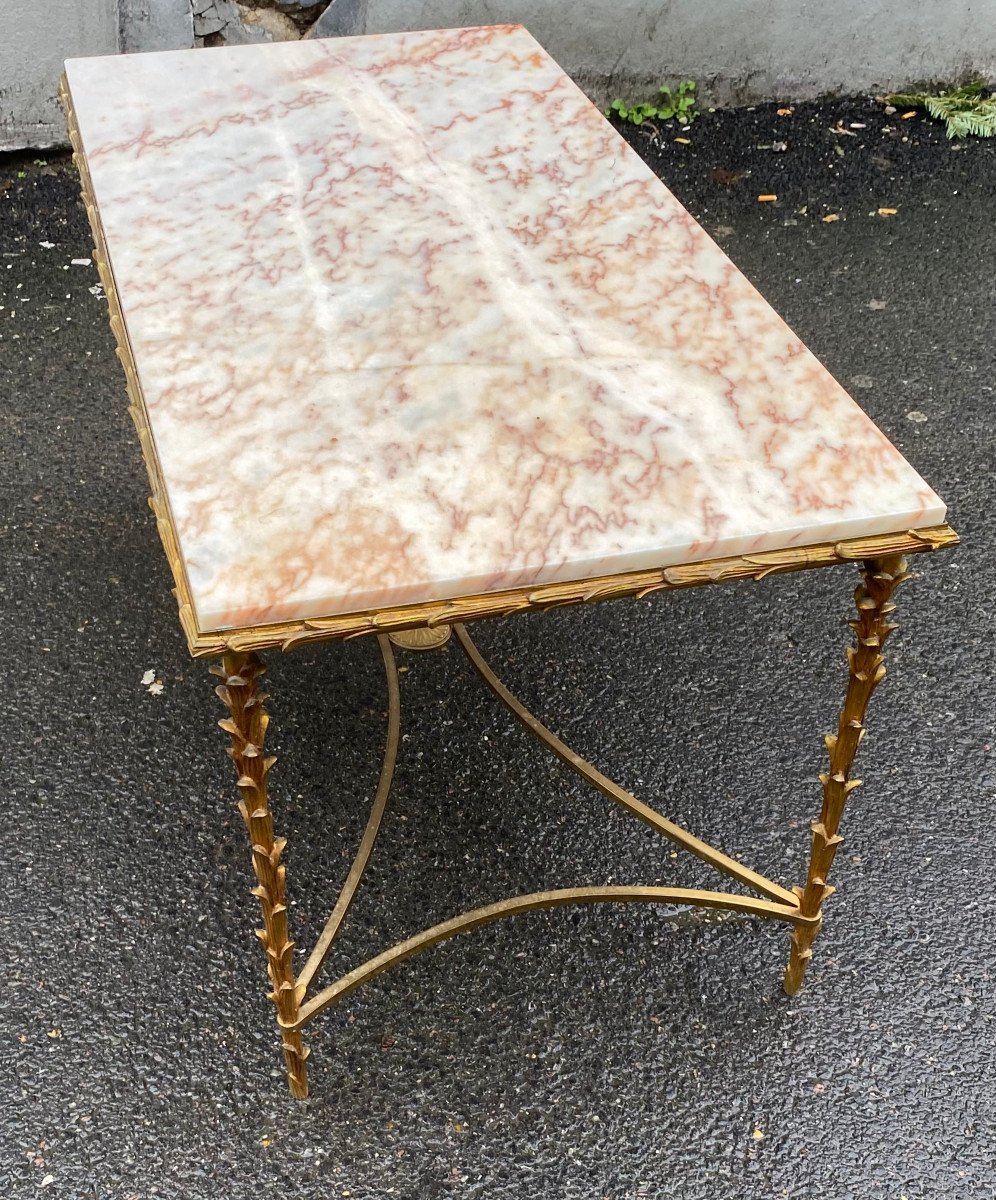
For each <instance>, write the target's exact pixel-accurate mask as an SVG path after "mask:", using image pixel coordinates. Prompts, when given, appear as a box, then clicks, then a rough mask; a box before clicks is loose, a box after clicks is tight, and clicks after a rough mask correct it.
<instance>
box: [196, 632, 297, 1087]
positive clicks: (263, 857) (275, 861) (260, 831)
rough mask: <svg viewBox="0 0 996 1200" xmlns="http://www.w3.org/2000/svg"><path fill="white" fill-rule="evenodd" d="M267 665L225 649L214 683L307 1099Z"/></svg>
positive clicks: (274, 974) (293, 1059)
mask: <svg viewBox="0 0 996 1200" xmlns="http://www.w3.org/2000/svg"><path fill="white" fill-rule="evenodd" d="M265 670H266V668H265V667H264V666H263V664H262V663H261V662H260V660H259V658H258V657H257V656H256V655H255V654H234V653H232V654H226V655H225V657H224V658H223V659H222V663H221V666H220V667H212V668H211V672H212V674H213V675H216V676H218V678H219V679H221V680H222V682H221V683H220V684H219V685H218V687H217V688H215V691H216V692H217V693H218V696H219V698H220V699H221V702H222V703H223V704H224V705H225V707H226V708H227V709H228V711H229V713H230V714H231V715H230V716H229V717H226V718H225V719H224V720H223V721H219V722H218V724H219V725H220V726H221V728H222V729H224V731H225V732H226V733H227V734H228V735H229V736H230V738H231V739H232V744H231V746H230V747H229V750H228V753H229V756H230V757H231V759H232V762H233V763H234V764H235V774H236V777H237V787H238V789H239V791H240V793H241V798H240V799H239V812H240V813H241V814H242V820H243V821H244V822H245V826H246V830H247V832H248V834H249V844H250V846H251V847H252V865H253V870H254V871H255V872H256V879H257V881H258V882H257V886H256V887H254V888H253V890H252V891H253V895H254V896H255V897H256V898H257V899H258V900H259V907H260V910H261V912H262V914H263V928H262V929H257V930H256V936H257V937H258V938H259V940H260V941H261V942H262V943H263V947H264V949H265V950H266V971H267V974H268V975H269V977H270V985H271V989H272V990H271V991H270V994H269V999H270V1000H272V1001H273V1003H274V1004H275V1005H276V1007H277V1016H278V1020H279V1022H280V1025H281V1028H282V1031H283V1034H282V1041H283V1048H284V1063H285V1065H286V1067H287V1079H288V1082H289V1085H290V1092H291V1095H292V1096H296V1097H298V1099H301V1100H303V1099H304V1098H305V1097H306V1096H307V1095H308V1066H307V1059H308V1053H309V1052H308V1051H307V1050H306V1049H305V1048H304V1045H303V1043H302V1041H301V1034H300V1033H299V1032H297V1031H296V1030H295V1029H293V1028H292V1026H293V1025H294V1023H295V1022H296V1020H297V1016H298V992H297V987H296V985H295V982H294V965H293V961H292V959H293V953H294V943H293V942H292V941H291V940H290V936H289V934H288V931H287V893H286V874H287V868H286V867H285V866H284V865H283V863H282V862H281V861H280V856H281V854H282V853H283V850H284V846H286V844H287V839H286V838H275V837H274V836H273V817H272V815H271V813H270V806H269V801H268V796H267V777H268V776H269V773H270V768H271V767H272V766H273V764H274V763H275V762H276V761H277V760H276V759H275V758H273V757H272V756H270V757H266V756H265V755H264V753H263V742H264V740H265V738H266V727H267V725H268V724H269V720H270V718H269V717H268V716H267V713H266V709H265V708H264V707H263V704H264V701H265V700H266V699H267V696H266V694H265V692H261V691H260V690H259V684H258V681H259V677H260V676H261V675H262V674H263V673H264V671H265Z"/></svg>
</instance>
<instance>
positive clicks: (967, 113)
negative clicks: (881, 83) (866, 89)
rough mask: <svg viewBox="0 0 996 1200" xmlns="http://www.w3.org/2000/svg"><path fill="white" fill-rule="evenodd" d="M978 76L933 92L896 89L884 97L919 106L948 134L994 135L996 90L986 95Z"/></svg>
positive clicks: (902, 104) (906, 105) (900, 104)
mask: <svg viewBox="0 0 996 1200" xmlns="http://www.w3.org/2000/svg"><path fill="white" fill-rule="evenodd" d="M983 92H984V87H983V83H982V80H981V79H973V80H972V82H971V83H966V84H965V85H964V87H959V88H954V87H953V88H948V89H947V91H944V92H940V93H939V94H938V95H936V96H931V95H928V93H926V92H900V93H898V94H897V95H895V96H889V97H887V99H888V101H889V103H890V104H894V105H895V106H896V108H923V109H926V111H927V112H928V113H930V115H931V116H932V117H934V118H935V119H936V120H938V121H943V122H944V123H945V125H946V126H947V131H948V137H949V138H963V137H968V136H969V135H974V136H975V137H993V136H994V135H996V94H994V95H989V96H986V95H984V94H983Z"/></svg>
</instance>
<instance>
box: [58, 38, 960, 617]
mask: <svg viewBox="0 0 996 1200" xmlns="http://www.w3.org/2000/svg"><path fill="white" fill-rule="evenodd" d="M67 75H68V79H69V85H70V89H71V92H72V98H73V103H74V107H75V109H76V113H77V117H78V120H79V125H80V129H81V133H82V137H83V142H84V146H85V151H86V156H87V160H88V163H89V167H90V172H91V175H92V179H93V184H94V190H95V193H96V197H97V201H98V205H99V208H100V212H101V217H102V220H103V224H104V228H105V231H106V235H107V241H108V246H109V250H110V255H111V259H112V265H113V269H114V274H115V279H116V283H117V288H118V292H119V296H120V299H121V303H122V307H123V311H124V315H125V320H126V324H127V327H128V334H129V337H130V340H131V344H132V349H133V352H134V356H135V361H136V365H137V369H138V373H139V377H140V379H141V383H142V388H143V391H144V394H145V398H146V403H147V406H148V410H149V416H150V421H151V425H152V429H153V434H154V438H155V443H156V447H157V450H158V454H159V458H160V462H161V465H162V469H163V473H164V476H165V479H166V485H167V490H168V494H169V500H170V505H171V509H172V512H173V516H174V520H175V522H176V526H177V532H178V536H179V541H180V547H181V552H182V554H183V557H184V560H185V563H186V567H187V571H188V576H189V579H190V584H191V588H192V591H193V596H194V601H195V606H196V609H197V615H198V620H199V623H200V626H201V628H202V629H203V630H205V631H208V630H212V629H220V628H226V627H233V626H241V625H246V624H255V623H261V622H266V621H273V620H284V619H295V618H305V617H317V616H324V615H334V614H338V613H342V612H348V611H351V610H358V609H363V608H369V607H376V606H386V605H391V604H396V603H402V602H413V601H419V600H429V599H438V598H442V597H447V596H454V595H459V594H464V593H472V592H479V591H487V590H494V589H501V588H507V587H514V586H518V585H523V584H530V583H541V582H550V581H555V580H567V579H579V578H585V577H589V576H592V575H597V574H606V573H611V572H616V571H624V570H630V569H638V568H641V567H646V566H652V565H656V566H662V565H670V564H674V563H677V562H684V561H691V560H695V559H701V558H707V557H712V556H716V555H724V554H738V553H744V552H749V551H756V550H763V549H776V548H779V547H783V546H793V545H804V544H807V543H812V542H818V541H826V540H829V539H835V538H839V537H846V536H857V535H861V534H873V533H885V532H892V531H894V530H897V529H904V528H907V527H910V526H915V525H929V524H934V523H937V522H939V521H941V520H942V519H943V517H944V506H943V504H942V503H941V502H940V500H939V499H938V498H937V496H936V495H935V494H934V493H933V492H932V491H931V489H930V488H929V487H928V486H927V485H926V484H925V483H924V482H923V481H922V480H921V479H920V478H919V476H918V475H917V474H916V473H915V472H914V471H913V469H912V468H911V467H910V466H909V465H908V464H907V463H906V461H905V460H904V459H903V458H902V457H901V455H900V454H899V453H898V452H897V451H896V450H895V449H894V447H893V446H892V445H891V444H890V443H889V442H888V441H887V440H886V438H885V437H884V436H883V435H882V434H881V433H880V432H879V431H878V430H877V429H876V428H875V426H874V425H873V424H872V423H871V421H870V420H869V419H868V418H867V417H866V416H865V415H864V413H863V412H862V411H861V410H860V409H859V408H858V406H857V405H856V404H855V403H854V402H853V401H852V400H851V399H850V398H849V397H848V396H847V394H846V393H845V392H844V391H843V389H842V388H841V387H840V386H839V385H838V384H837V383H836V382H835V381H834V380H833V379H832V378H831V377H830V375H829V374H828V373H827V371H826V370H825V369H824V368H823V367H822V366H821V365H820V363H819V362H818V361H817V360H816V359H815V358H814V357H813V355H812V354H810V352H809V351H808V350H807V349H806V348H805V347H804V346H803V345H802V343H801V342H800V341H799V339H798V338H797V337H796V336H795V335H794V334H793V333H792V332H791V330H789V329H788V327H787V326H786V325H785V324H784V322H783V321H782V320H781V319H780V318H779V317H778V316H777V315H776V314H775V313H774V312H773V310H772V309H771V308H770V307H769V306H768V304H767V303H766V302H765V301H764V300H763V299H762V298H761V296H760V295H759V294H758V293H757V292H756V291H755V290H754V288H753V287H752V286H751V285H750V284H749V283H748V282H747V280H746V279H745V278H744V277H743V276H742V275H741V274H740V273H739V272H738V271H737V269H736V268H735V267H734V266H733V265H732V263H730V261H729V260H728V259H727V258H726V257H725V255H724V254H723V253H722V252H721V251H720V250H719V249H718V248H717V247H716V246H715V245H714V243H713V242H712V241H711V240H710V239H709V238H708V237H707V236H706V234H705V233H704V232H703V231H702V230H701V228H700V227H699V226H698V225H697V224H696V223H695V221H694V220H693V219H692V218H691V217H690V216H689V214H688V213H687V212H685V210H684V209H683V208H682V207H681V205H680V204H678V202H677V201H676V200H675V199H674V197H673V196H672V195H671V194H670V192H669V191H668V190H667V189H666V188H665V187H664V186H663V184H661V183H660V182H659V181H658V180H657V179H656V178H655V176H654V175H653V174H652V173H651V172H650V171H649V170H648V168H647V167H646V166H644V164H643V163H642V162H641V161H640V159H639V158H638V157H637V155H636V154H635V153H634V152H633V151H632V150H630V148H629V147H628V146H627V145H626V143H625V142H624V141H623V140H622V139H621V138H620V137H619V136H618V135H617V134H616V133H615V132H614V130H613V129H612V128H611V126H610V125H609V124H608V123H607V122H606V121H605V120H604V118H603V117H602V116H601V115H600V114H599V113H598V112H597V111H596V110H595V109H594V108H593V107H592V106H591V105H590V104H589V103H588V102H587V100H585V98H584V97H583V96H582V95H581V93H580V92H579V91H578V90H577V89H576V88H575V86H574V85H573V84H572V83H571V82H570V80H569V79H568V78H567V77H566V76H565V75H564V74H563V72H562V71H561V70H560V69H559V67H557V65H556V64H555V63H554V62H553V61H552V60H551V59H550V58H549V57H548V55H546V53H545V52H544V51H543V50H542V49H541V48H540V47H539V46H538V45H537V44H536V42H535V41H534V40H533V39H532V38H531V37H530V36H529V34H528V33H527V32H526V31H525V30H524V29H522V28H520V27H517V26H496V27H488V28H477V29H462V30H444V31H436V32H430V33H408V34H398V35H389V36H379V37H367V38H348V39H339V40H329V41H307V42H302V43H283V44H278V45H272V46H249V47H238V48H233V49H227V50H211V51H181V52H175V53H167V54H145V55H126V56H121V57H117V58H100V59H81V60H74V61H72V62H70V63H69V64H68V66H67Z"/></svg>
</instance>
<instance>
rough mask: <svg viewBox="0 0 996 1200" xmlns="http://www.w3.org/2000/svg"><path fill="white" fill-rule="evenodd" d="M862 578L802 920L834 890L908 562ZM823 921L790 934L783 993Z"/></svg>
mask: <svg viewBox="0 0 996 1200" xmlns="http://www.w3.org/2000/svg"><path fill="white" fill-rule="evenodd" d="M862 574H863V578H862V581H861V583H860V584H859V585H858V587H857V590H856V591H855V593H854V599H855V603H856V604H857V608H858V616H857V619H856V620H854V621H851V623H850V624H851V628H852V629H853V630H854V633H855V638H856V644H855V645H853V646H850V647H849V648H848V651H847V660H848V667H849V678H848V681H847V695H846V697H845V699H844V707H843V709H842V710H841V714H840V721H839V722H838V725H837V732H836V734H830V735H829V736H828V737H827V739H826V744H827V749H828V750H829V752H830V766H829V770H827V771H826V773H825V774H823V775H821V776H820V782H821V783H822V784H823V808H822V811H821V812H820V819H819V820H818V821H816V822H814V824H813V826H812V839H813V840H812V847H811V850H810V857H809V873H808V875H807V877H806V886H805V887H802V888H796V889H795V892H796V894H797V895H798V897H799V905H800V908H801V910H802V914H803V916H806V917H816V918H819V917H820V916H821V910H822V907H823V901H824V900H825V899H826V898H827V897H828V896H829V895H830V894H831V892H833V890H834V889H833V888H832V887H830V885H829V884H828V883H827V875H828V874H829V871H830V867H831V866H832V865H833V860H834V856H835V855H836V853H837V849H838V847H839V846H840V844H841V842H842V841H843V838H841V836H840V835H839V833H838V832H837V831H838V829H839V828H840V819H841V816H842V815H843V812H844V806H845V804H846V803H847V797H848V796H849V795H850V794H851V792H853V791H854V789H855V788H856V787H860V785H861V781H860V780H859V779H851V777H850V775H851V767H852V765H853V763H854V756H855V754H856V752H857V749H858V746H859V745H860V743H861V739H862V738H863V737H864V735H865V727H864V717H865V710H866V708H867V707H868V701H869V699H870V698H871V694H872V692H873V691H874V690H875V688H876V687H877V686H878V685H879V683H881V681H882V680H883V679H884V678H885V659H884V657H883V649H884V647H885V642H886V639H887V638H888V636H889V634H890V633H892V631H893V630H894V629H895V628H896V626H895V625H893V624H892V623H891V622H890V620H889V617H890V615H891V614H892V612H893V611H894V610H895V607H896V606H895V605H894V604H893V603H892V594H893V592H894V591H895V590H896V588H897V587H898V586H899V585H900V584H901V583H902V582H903V580H905V579H906V578H907V574H906V559H905V558H903V557H901V556H900V555H890V556H889V557H888V558H878V559H869V560H868V561H866V562H865V563H864V565H863V568H862ZM819 928H820V924H819V920H816V921H814V922H813V923H812V924H809V925H796V926H795V927H794V928H793V930H792V935H791V936H792V949H791V955H790V957H789V964H788V967H787V968H786V970H785V982H784V987H785V991H786V992H788V994H789V995H790V996H791V995H794V994H795V993H796V992H797V991H798V990H799V988H800V987H801V986H802V980H803V977H804V975H805V974H806V968H807V967H808V966H809V962H810V959H811V958H812V957H813V951H812V943H813V939H814V938H815V937H816V934H817V933H818V932H819Z"/></svg>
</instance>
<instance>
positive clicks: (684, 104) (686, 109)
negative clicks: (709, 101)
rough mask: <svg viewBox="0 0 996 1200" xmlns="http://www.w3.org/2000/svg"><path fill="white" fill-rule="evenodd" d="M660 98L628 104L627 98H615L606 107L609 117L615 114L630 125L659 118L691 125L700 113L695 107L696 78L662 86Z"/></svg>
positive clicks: (659, 90)
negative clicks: (671, 86)
mask: <svg viewBox="0 0 996 1200" xmlns="http://www.w3.org/2000/svg"><path fill="white" fill-rule="evenodd" d="M658 93H659V95H660V99H659V100H655V101H643V102H641V103H640V104H632V105H630V104H627V103H626V101H625V100H621V99H617V100H613V101H612V103H611V104H610V105H609V107H608V108H607V109H606V113H605V115H606V116H607V117H609V116H612V115H613V114H615V116H617V117H618V118H619V120H620V121H625V122H627V124H629V125H642V124H643V122H644V121H649V120H652V119H654V118H655V117H656V118H659V119H660V120H662V121H671V120H676V121H677V122H678V124H679V125H691V123H692V122H693V121H694V120H695V118H696V117H697V116H698V115H699V112H698V109H697V108H696V107H695V80H694V79H685V80H683V81H682V82H681V83H679V84H678V85H677V86H676V87H675V88H673V89H672V88H669V87H660V88H658Z"/></svg>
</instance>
